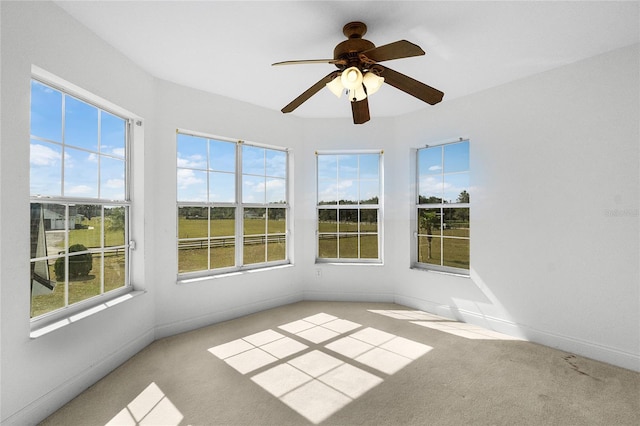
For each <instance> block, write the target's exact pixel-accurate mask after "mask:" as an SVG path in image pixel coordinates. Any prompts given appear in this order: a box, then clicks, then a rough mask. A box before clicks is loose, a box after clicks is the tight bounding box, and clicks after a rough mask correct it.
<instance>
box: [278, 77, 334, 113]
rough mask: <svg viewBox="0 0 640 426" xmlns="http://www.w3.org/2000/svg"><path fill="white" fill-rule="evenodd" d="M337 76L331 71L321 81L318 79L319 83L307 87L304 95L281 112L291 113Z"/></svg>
mask: <svg viewBox="0 0 640 426" xmlns="http://www.w3.org/2000/svg"><path fill="white" fill-rule="evenodd" d="M338 74H339V72H338V71H333V72H330V73H329V74H327V75H326V76H324V77H323V78H322V79H320V81H318V82H317V83H316V84H314V85H313V86H311V87H309V88H308V89H307V90H305V91H304V93H302V94H301V95H300V96H298V97H297V98H295V99H294V100H292V101H291V102H290V103H289V104H288V105H287V106H285V107H284V108H282V112H284V113H285V114H286V113H288V112H291V111H293V110H294V109H296V108H298V107H299V106H300V105H302V103H303V102H305V101H306V100H307V99H309V98H310V97H311V96H313V95H315V94H316V93H318V92H319V91H320V90H322V88H323V87H325V85H326V84H327V83H328V82H330V81H331V80H333V79H334V78H335V77H337V76H338Z"/></svg>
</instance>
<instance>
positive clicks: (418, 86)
mask: <svg viewBox="0 0 640 426" xmlns="http://www.w3.org/2000/svg"><path fill="white" fill-rule="evenodd" d="M342 32H343V33H344V35H345V36H346V37H347V40H345V41H343V42H341V43H339V44H338V45H337V46H336V47H335V49H334V50H333V59H311V60H301V61H283V62H276V63H274V64H272V65H295V64H318V63H328V64H334V65H335V66H336V67H337V68H338V71H332V72H330V73H329V74H327V75H326V76H324V77H323V78H322V79H320V81H318V82H317V83H316V84H314V85H313V86H311V87H310V88H308V89H307V90H306V91H305V92H303V93H302V94H301V95H300V96H298V97H297V98H295V99H294V100H293V101H291V102H290V103H289V104H288V105H287V106H285V107H284V108H282V112H283V113H288V112H291V111H293V110H295V109H296V108H298V107H299V106H300V105H302V103H303V102H305V101H306V100H307V99H309V98H310V97H311V96H313V95H315V94H316V93H317V92H319V91H320V90H321V89H322V88H323V87H325V86H327V88H329V90H331V92H333V93H334V94H335V95H336V96H337V97H340V96H341V95H342V93H343V92H346V93H347V96H348V97H349V101H350V102H351V111H352V114H353V123H354V124H362V123H366V122H367V121H369V119H370V116H369V101H368V100H367V99H368V97H369V96H370V95H372V94H373V93H375V92H376V91H377V90H378V89H379V88H380V86H381V85H382V83H383V82H384V83H387V84H390V85H391V86H393V87H395V88H396V89H400V90H402V91H403V92H406V93H408V94H410V95H411V96H415V97H416V98H418V99H420V100H421V101H424V102H426V103H428V104H431V105H435V104H437V103H438V102H440V101H441V100H442V97H443V96H444V93H443V92H441V91H440V90H438V89H434V88H433V87H431V86H427V85H426V84H424V83H421V82H419V81H418V80H414V79H413V78H411V77H408V76H406V75H404V74H401V73H399V72H397V71H394V70H392V69H390V68H387V67H384V66H382V65H380V64H379V62H383V61H389V60H392V59H401V58H409V57H412V56H420V55H424V50H422V49H421V48H420V47H419V46H417V45H415V44H413V43H411V42H408V41H406V40H399V41H396V42H393V43H389V44H385V45H383V46H378V47H376V46H375V45H374V44H373V43H372V42H370V41H369V40H365V39H363V38H362V36H363V35H364V34H365V33H366V32H367V26H366V25H365V24H364V23H362V22H349V23H348V24H346V25H345V26H344V28H342Z"/></svg>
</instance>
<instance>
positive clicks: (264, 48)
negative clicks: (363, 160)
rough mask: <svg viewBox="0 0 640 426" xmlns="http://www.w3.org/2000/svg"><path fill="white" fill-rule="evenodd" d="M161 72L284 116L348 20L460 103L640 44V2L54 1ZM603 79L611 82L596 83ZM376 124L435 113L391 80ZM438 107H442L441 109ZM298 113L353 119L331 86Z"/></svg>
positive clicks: (375, 104)
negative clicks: (403, 46)
mask: <svg viewBox="0 0 640 426" xmlns="http://www.w3.org/2000/svg"><path fill="white" fill-rule="evenodd" d="M56 3H57V4H58V5H59V6H60V7H62V8H63V9H64V10H66V11H67V12H68V13H69V14H71V15H72V16H73V17H75V18H76V19H77V20H79V21H81V22H82V23H83V24H84V25H86V26H87V27H88V28H90V29H91V30H92V31H93V32H94V33H96V34H97V35H98V36H99V37H101V38H102V39H104V40H106V41H107V42H108V43H110V44H111V45H112V46H114V47H115V48H116V49H118V50H119V51H121V52H122V53H123V54H124V55H126V56H128V57H129V58H130V59H132V60H133V61H134V62H135V63H137V64H138V65H139V66H140V67H142V68H143V69H145V70H146V71H148V72H149V73H151V74H152V75H154V76H156V77H158V78H161V79H165V80H168V81H172V82H175V83H178V84H181V85H184V86H188V87H193V88H196V89H201V90H204V91H208V92H211V93H216V94H219V95H223V96H227V97H231V98H235V99H238V100H241V101H245V102H249V103H252V104H255V105H260V106H263V107H266V108H270V109H274V110H280V109H281V108H282V107H283V106H285V105H286V104H288V103H289V102H290V101H291V100H293V99H294V98H295V97H297V96H298V95H299V94H300V93H302V92H303V91H304V90H306V89H307V88H308V87H310V86H311V85H313V84H314V83H315V82H316V81H318V80H320V78H322V77H323V76H325V75H326V74H328V73H329V72H330V71H332V70H334V69H335V67H334V66H333V65H329V64H312V65H292V66H280V67H272V66H270V64H272V63H273V62H278V61H283V60H293V59H322V58H332V56H333V48H334V47H335V45H336V44H338V43H339V42H341V41H343V40H345V39H346V38H345V37H344V35H343V34H342V27H343V26H344V24H346V23H347V22H350V21H363V22H365V23H366V24H367V26H368V31H367V34H366V35H365V37H364V38H366V39H368V40H370V41H372V42H373V43H374V44H375V45H376V46H381V45H383V44H387V43H390V42H393V41H396V40H401V39H406V40H409V41H411V42H413V43H416V44H418V45H419V46H421V47H422V48H423V49H424V50H425V51H426V52H427V54H426V55H425V56H419V57H415V58H406V59H399V60H394V61H388V62H385V63H384V64H385V66H387V67H390V68H392V69H394V70H396V71H399V72H401V73H404V74H407V75H409V76H411V77H413V78H415V79H417V80H420V81H422V82H424V83H426V84H428V85H430V86H433V87H435V88H437V89H440V90H442V91H443V92H444V93H445V96H444V101H443V102H446V101H447V100H450V99H455V98H458V97H461V96H464V95H467V94H470V93H474V92H478V91H481V90H484V89H488V88H490V87H493V86H497V85H500V84H503V83H507V82H510V81H513V80H516V79H520V78H523V77H526V76H529V75H532V74H536V73H539V72H542V71H545V70H548V69H551V68H555V67H558V66H561V65H565V64H568V63H571V62H575V61H577V60H580V59H583V58H587V57H590V56H594V55H597V54H600V53H603V52H606V51H609V50H613V49H616V48H619V47H623V46H626V45H630V44H633V43H638V42H639V26H640V24H639V20H640V15H639V4H640V3H639V2H638V1H624V2H611V1H601V2H585V1H572V2H560V1H549V2H540V1H509V2H506V1H501V2H486V1H473V2H459V1H410V2H399V1H366V2H359V1H279V2H270V1H253V2H245V1H227V2H221V1H199V2H192V1H162V2H155V1H133V2H120V1H86V2H85V1H82V2H81V1H73V2H71V1H56ZM594 83H595V84H606V81H604V82H602V81H599V82H594ZM369 107H370V110H371V117H372V119H375V117H376V116H378V117H380V116H393V115H399V114H404V113H407V112H412V111H416V110H419V109H422V108H435V107H433V106H430V105H427V104H425V103H423V102H421V101H419V100H417V99H415V98H413V97H411V96H409V95H407V94H405V93H404V92H400V91H398V90H397V89H395V88H393V87H391V86H389V85H384V86H383V88H382V89H381V90H380V91H379V92H378V93H376V94H375V95H372V97H371V99H370V102H369ZM436 107H437V106H436ZM292 114H294V115H298V116H302V117H350V116H351V110H350V106H349V104H348V101H347V100H346V98H345V97H342V98H341V99H337V98H336V97H335V96H333V95H332V94H331V92H329V91H328V90H322V91H320V92H319V93H317V94H316V95H315V96H313V97H312V98H311V99H309V100H308V101H307V102H305V103H304V104H303V105H302V106H300V107H299V108H298V109H297V110H295V111H294V112H293V113H292Z"/></svg>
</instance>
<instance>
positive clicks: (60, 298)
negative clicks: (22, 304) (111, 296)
mask: <svg viewBox="0 0 640 426" xmlns="http://www.w3.org/2000/svg"><path fill="white" fill-rule="evenodd" d="M92 260H93V268H92V269H91V272H89V275H88V276H86V277H80V278H77V279H73V280H70V281H69V304H72V303H76V302H80V301H82V300H85V299H89V298H91V297H93V296H97V295H99V294H100V281H101V279H102V268H101V265H102V258H101V256H100V255H99V254H95V253H94V254H93V259H92ZM53 265H54V260H51V261H50V262H49V271H50V279H51V280H55V276H56V275H55V273H54V271H53ZM125 273H126V272H125V269H124V253H123V251H122V250H120V251H119V252H117V253H116V252H109V253H105V256H104V291H105V293H106V292H108V291H111V290H115V289H117V288H120V287H122V286H124V285H125ZM64 287H65V286H64V280H61V281H57V282H56V286H55V288H54V290H53V292H52V293H50V294H44V295H38V296H33V297H32V298H31V317H36V316H38V315H42V314H45V313H47V312H51V311H53V310H55V309H59V308H63V307H64V299H65V288H64Z"/></svg>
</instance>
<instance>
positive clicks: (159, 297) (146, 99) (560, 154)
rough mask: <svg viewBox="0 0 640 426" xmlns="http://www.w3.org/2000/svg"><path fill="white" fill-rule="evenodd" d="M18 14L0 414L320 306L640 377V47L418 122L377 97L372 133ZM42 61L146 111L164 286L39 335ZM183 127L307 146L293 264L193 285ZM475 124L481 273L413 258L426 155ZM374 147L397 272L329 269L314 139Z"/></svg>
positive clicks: (6, 73)
mask: <svg viewBox="0 0 640 426" xmlns="http://www.w3.org/2000/svg"><path fill="white" fill-rule="evenodd" d="M0 10H1V15H0V17H1V24H2V26H1V31H2V32H1V39H0V40H1V43H2V62H1V74H0V77H1V83H2V84H1V90H2V92H1V95H2V97H1V101H0V108H1V109H0V111H1V112H0V114H1V122H2V127H1V129H0V132H1V133H0V142H1V144H0V178H1V180H0V195H1V198H0V229H1V238H0V253H1V254H2V256H1V257H0V313H1V326H0V327H1V328H0V331H1V336H0V345H1V346H0V350H1V357H0V373H1V374H2V381H1V395H0V403H1V406H0V422H6V423H7V424H12V423H13V424H30V423H34V422H36V421H38V420H39V419H41V418H42V417H43V416H45V415H46V414H47V413H48V412H50V411H52V410H54V409H55V408H57V407H59V406H60V405H61V404H63V403H64V402H66V401H67V400H68V399H70V398H71V397H72V396H74V395H75V394H76V393H77V392H79V391H80V390H81V389H82V388H84V387H86V386H88V385H90V384H91V383H93V381H95V380H96V379H97V378H99V377H100V376H101V375H103V374H105V373H106V372H108V371H109V370H110V369H112V368H113V367H115V366H116V365H117V364H118V363H119V362H121V361H122V360H124V359H126V358H127V357H128V356H130V355H131V354H133V353H135V352H136V351H137V350H139V349H140V348H141V347H143V346H144V345H146V344H147V343H149V342H150V341H151V340H153V339H155V338H157V337H161V336H166V335H170V334H173V333H176V332H180V331H184V330H189V329H192V328H195V327H199V326H201V325H206V324H209V323H212V322H215V321H219V320H224V319H229V318H232V317H235V316H238V315H243V314H246V313H250V312H255V311H257V310H261V309H266V308H268V307H271V306H276V305H279V304H283V303H288V302H291V301H296V300H301V299H303V298H304V299H331V300H380V301H393V300H395V301H398V302H400V303H403V304H406V305H408V306H413V307H417V308H421V309H427V310H430V311H432V312H436V313H440V314H443V315H447V316H451V317H456V318H461V319H465V320H467V321H470V322H475V323H480V324H483V325H485V326H489V327H492V328H495V329H498V330H501V331H505V332H509V333H513V334H518V335H522V336H525V337H527V338H530V339H532V340H534V341H537V342H541V343H545V344H548V345H551V346H557V347H560V348H562V349H564V350H567V351H575V352H577V353H579V354H582V355H585V356H589V357H593V358H596V359H601V360H604V361H608V362H611V363H613V364H617V365H621V366H624V367H627V368H634V369H636V370H640V365H639V357H640V341H639V335H640V333H639V332H640V330H639V326H638V324H639V323H640V316H639V315H640V314H639V312H640V309H639V308H640V307H639V306H638V305H639V300H640V294H639V288H638V286H639V282H640V277H639V270H638V269H639V266H638V259H639V255H640V252H639V247H638V245H639V241H638V238H639V237H638V234H639V232H638V231H639V229H638V227H639V226H638V225H639V224H638V196H639V184H638V181H639V179H638V178H639V176H638V170H639V169H640V167H639V164H638V157H639V148H638V140H639V137H640V135H639V129H638V116H639V115H640V108H639V105H638V103H639V102H638V93H639V90H640V84H639V81H638V80H639V78H638V75H639V71H640V67H639V65H638V59H639V52H638V45H636V46H634V47H631V48H627V49H622V50H618V51H615V52H611V53H609V54H607V55H603V56H599V57H595V58H592V59H589V60H586V61H582V62H579V63H576V64H573V65H570V66H567V67H563V68H560V69H557V70H553V71H550V72H547V73H544V74H540V75H538V76H534V77H532V78H528V79H524V80H520V81H516V82H514V83H511V84H508V85H505V86H501V87H498V88H495V89H491V90H488V91H486V92H482V93H478V94H475V95H472V96H469V97H466V98H463V99H458V100H455V101H449V102H444V103H442V104H439V105H437V106H434V107H427V108H425V109H424V110H423V111H421V112H419V113H415V114H412V115H408V116H403V117H397V118H376V117H375V108H374V106H375V105H374V102H375V99H373V98H372V114H373V116H374V118H373V119H372V121H371V122H369V123H367V124H365V125H363V126H354V125H353V124H351V120H350V118H345V119H336V120H314V119H300V118H296V117H295V116H291V115H282V114H281V113H280V112H274V111H266V110H264V109H261V108H258V107H255V106H252V105H248V104H245V103H242V102H238V101H234V100H230V99H227V98H224V97H220V96H216V95H211V94H206V93H202V92H198V91H195V90H192V89H188V88H185V87H181V86H177V85H175V84H172V83H168V82H165V81H160V80H157V79H154V78H152V77H150V76H149V75H147V74H146V73H144V72H143V71H141V70H140V69H139V68H138V67H136V66H135V65H133V64H132V63H131V62H130V61H129V60H127V59H126V58H124V57H123V56H122V55H120V54H119V53H117V52H116V51H114V50H113V49H112V48H111V47H110V46H109V45H107V44H106V43H104V42H102V41H101V40H99V39H97V38H96V37H95V36H94V35H93V34H92V33H91V32H89V31H87V30H86V29H85V28H84V27H82V26H81V25H79V24H78V23H77V22H76V21H74V20H73V19H71V18H70V17H69V16H68V15H66V14H65V13H63V12H62V11H61V10H60V9H59V8H57V7H56V6H55V5H52V4H50V3H31V2H20V3H17V2H16V3H13V2H1V3H0ZM32 64H35V65H37V66H39V67H41V68H44V69H46V70H47V71H50V72H52V73H54V74H56V75H58V76H60V77H62V78H64V79H66V80H69V81H71V82H72V83H74V84H76V85H78V86H80V87H82V88H84V89H86V90H88V91H90V92H93V93H95V94H97V95H99V96H102V97H104V98H106V99H108V100H110V101H111V102H113V103H116V104H118V105H120V106H122V107H123V108H126V109H128V110H130V111H132V112H134V113H136V114H138V115H140V116H141V117H142V118H143V119H144V126H143V130H144V133H145V138H144V144H138V145H136V146H135V147H134V163H135V174H134V183H135V188H136V189H135V192H134V197H133V198H134V200H133V202H134V207H135V208H134V229H135V231H134V232H135V235H134V238H135V239H136V241H137V243H138V249H137V250H136V251H135V252H134V254H133V256H134V264H135V265H137V268H136V269H135V270H134V278H135V283H136V286H137V287H138V288H142V289H145V290H146V294H144V295H142V296H139V297H136V298H134V299H133V300H131V301H128V302H126V303H123V304H121V305H118V306H117V307H115V308H111V309H108V310H106V311H103V312H100V313H98V314H96V315H93V316H92V317H90V318H86V319H84V320H82V321H79V322H77V323H75V324H72V325H69V326H67V327H64V328H63V329H61V330H58V331H55V332H52V333H50V334H48V335H45V336H44V337H41V338H38V339H34V340H30V339H29V290H28V286H27V285H26V284H25V283H28V276H29V269H28V262H27V261H26V259H28V256H29V251H28V250H29V249H28V247H29V245H28V239H27V238H25V236H26V235H28V232H29V231H28V229H29V223H28V217H29V215H28V205H29V199H28V193H29V189H28V173H29V148H28V144H26V143H23V142H24V141H26V140H28V138H29V77H30V70H31V65H32ZM387 89H389V90H393V89H392V88H391V87H387ZM176 128H185V129H191V130H195V131H199V132H206V133H211V134H214V135H219V136H226V137H232V138H238V139H244V140H249V141H254V142H260V143H267V144H273V145H281V146H285V147H290V148H291V152H292V156H293V179H292V184H293V187H292V192H293V196H294V197H293V210H292V211H293V224H294V227H293V229H294V238H293V247H292V248H293V258H294V261H295V262H294V265H293V266H290V267H285V268H277V269H273V270H266V271H258V272H252V273H244V274H240V275H234V276H230V277H223V278H215V279H204V280H201V281H198V282H192V283H189V284H177V283H176V245H175V239H176V214H175V213H176V207H175V187H176V182H175V130H176ZM459 136H464V137H470V139H471V167H472V179H473V187H474V190H473V192H472V211H471V220H472V239H471V259H472V277H471V279H469V278H460V277H454V276H449V275H443V274H437V273H429V272H423V271H416V270H411V269H410V268H409V264H410V259H409V256H408V252H409V249H410V247H411V245H412V244H413V241H412V237H411V234H410V231H409V229H410V222H409V219H410V217H411V203H412V199H413V196H412V187H411V185H412V182H413V177H412V175H411V172H410V170H411V162H412V160H411V155H410V153H411V149H412V148H416V147H419V146H423V145H424V144H426V143H434V142H437V141H443V140H451V139H455V138H457V137H459ZM20 141H22V142H20ZM360 148H367V149H370V148H380V149H383V150H384V160H383V161H384V168H385V176H384V178H385V192H384V223H383V226H384V246H383V250H384V264H383V265H376V266H370V267H366V266H351V265H331V264H322V265H316V264H315V263H314V256H315V224H314V217H315V175H314V172H315V163H314V161H315V156H314V151H315V150H322V149H360ZM317 269H319V270H320V271H321V276H320V277H319V278H318V277H317V276H316V270H317ZM3 424H4V423H3Z"/></svg>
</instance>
